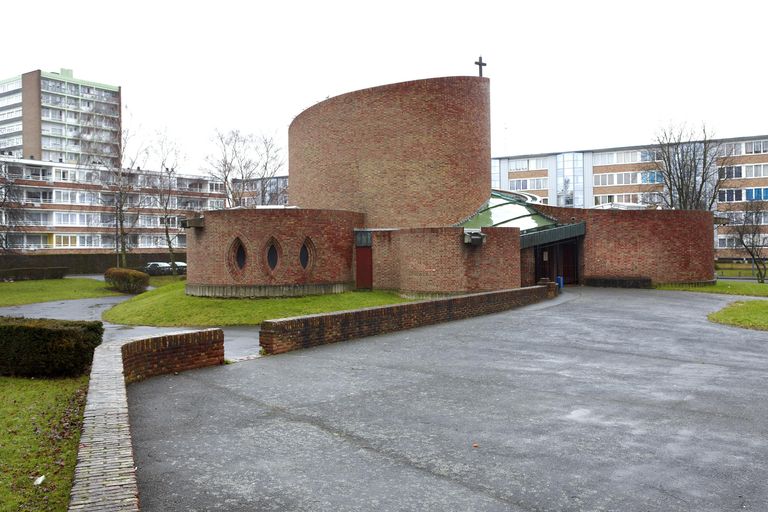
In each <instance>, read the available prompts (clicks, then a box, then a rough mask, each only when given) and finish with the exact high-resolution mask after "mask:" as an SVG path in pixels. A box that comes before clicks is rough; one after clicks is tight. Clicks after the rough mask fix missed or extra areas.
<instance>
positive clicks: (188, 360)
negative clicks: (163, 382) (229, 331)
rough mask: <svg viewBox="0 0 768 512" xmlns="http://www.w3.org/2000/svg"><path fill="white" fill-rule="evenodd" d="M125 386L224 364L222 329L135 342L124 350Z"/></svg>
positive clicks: (125, 346) (128, 344)
mask: <svg viewBox="0 0 768 512" xmlns="http://www.w3.org/2000/svg"><path fill="white" fill-rule="evenodd" d="M122 354H123V375H124V377H125V383H126V384H130V383H132V382H137V381H140V380H144V379H148V378H149V377H154V376H155V375H164V374H166V373H174V372H183V371H186V370H193V369H195V368H203V367H205V366H215V365H218V364H224V332H223V331H222V330H221V329H206V330H205V331H196V332H187V333H180V334H168V335H165V336H155V337H152V338H144V339H141V340H135V341H131V342H129V343H126V344H125V345H123V347H122Z"/></svg>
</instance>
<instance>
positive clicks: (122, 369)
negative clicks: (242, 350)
mask: <svg viewBox="0 0 768 512" xmlns="http://www.w3.org/2000/svg"><path fill="white" fill-rule="evenodd" d="M223 362H224V333H223V331H222V330H221V329H207V330H205V331H197V332H185V333H178V334H168V335H165V336H156V337H152V338H145V339H138V340H126V341H109V342H105V343H102V344H101V345H99V346H98V347H96V350H95V351H94V355H93V366H92V368H91V380H90V383H89V386H88V401H87V402H86V405H85V412H84V418H83V430H82V433H81V435H80V447H79V448H78V451H77V466H76V467H75V479H74V483H73V484H72V490H71V492H70V500H69V507H68V511H69V512H75V511H77V512H85V511H88V512H103V511H106V510H121V511H130V512H138V511H139V508H140V507H139V490H138V486H137V484H136V473H135V466H136V464H135V461H134V459H133V445H132V443H131V430H130V425H129V421H128V398H127V396H126V392H125V385H126V383H128V382H135V381H137V380H141V379H145V378H147V377H151V376H153V375H160V374H163V373H171V372H178V371H183V370H189V369H192V368H201V367H203V366H211V365H216V364H221V363H223Z"/></svg>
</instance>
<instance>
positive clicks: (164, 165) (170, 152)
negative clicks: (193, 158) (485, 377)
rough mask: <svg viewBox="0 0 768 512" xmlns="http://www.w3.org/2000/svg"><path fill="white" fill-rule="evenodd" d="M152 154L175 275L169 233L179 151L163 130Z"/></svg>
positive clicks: (173, 205)
mask: <svg viewBox="0 0 768 512" xmlns="http://www.w3.org/2000/svg"><path fill="white" fill-rule="evenodd" d="M152 152H153V154H154V156H155V160H156V165H157V166H158V169H159V173H160V174H159V176H158V179H157V183H156V184H155V186H156V187H157V203H158V207H159V208H160V210H161V213H160V222H161V223H162V225H163V231H164V234H165V243H166V246H167V247H168V259H169V262H170V264H171V270H172V273H173V275H176V257H175V254H174V252H173V244H174V238H175V237H174V236H172V235H171V227H172V226H171V224H172V219H176V204H175V202H176V197H177V195H178V194H177V192H176V191H177V190H178V188H177V186H176V167H177V166H178V164H179V163H180V160H181V151H180V149H179V146H178V145H177V144H176V142H175V141H173V140H172V139H170V138H169V137H168V134H167V133H165V132H163V133H159V134H158V136H157V141H156V142H155V144H154V148H153V151H152Z"/></svg>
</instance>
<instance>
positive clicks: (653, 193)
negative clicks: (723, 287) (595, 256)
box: [491, 135, 768, 259]
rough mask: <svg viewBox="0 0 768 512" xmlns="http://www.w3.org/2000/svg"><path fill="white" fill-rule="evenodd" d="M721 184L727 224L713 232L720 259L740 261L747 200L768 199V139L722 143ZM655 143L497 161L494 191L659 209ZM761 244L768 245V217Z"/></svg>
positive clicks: (720, 204) (577, 203) (565, 202)
mask: <svg viewBox="0 0 768 512" xmlns="http://www.w3.org/2000/svg"><path fill="white" fill-rule="evenodd" d="M717 142H718V143H719V144H720V155H721V159H720V162H719V163H720V164H721V165H720V167H719V172H720V174H721V176H723V177H724V178H725V181H724V182H723V183H722V186H721V189H720V192H719V196H718V200H717V202H716V210H717V212H718V217H720V218H722V219H723V220H722V221H723V222H724V224H720V225H718V226H716V229H715V240H713V243H714V245H715V249H716V251H715V254H716V257H718V258H724V259H741V258H744V257H745V256H746V253H745V252H744V251H743V250H741V249H739V246H738V242H737V237H736V235H735V229H734V227H733V225H734V223H735V222H737V221H738V220H739V219H740V218H741V216H742V215H743V214H744V210H745V205H746V203H747V202H749V201H762V200H766V199H768V135H762V136H752V137H736V138H729V139H720V140H718V141H717ZM658 157H659V155H658V152H657V151H656V150H655V149H654V146H653V145H643V146H626V147H618V148H605V149H588V150H581V151H570V152H563V153H541V154H530V155H515V156H508V157H496V158H493V159H492V160H491V177H492V184H493V188H494V189H499V190H511V191H515V192H520V193H524V194H530V195H532V196H535V199H538V200H539V202H541V203H543V204H551V205H554V206H572V207H577V208H620V209H641V208H649V207H654V208H655V207H657V206H658V204H659V194H660V193H661V192H662V190H663V179H662V175H661V173H659V172H658V171H657V170H656V169H657V168H658V161H657V160H658ZM759 221H760V222H761V223H762V224H764V225H765V229H764V231H765V235H764V236H763V240H762V244H763V245H764V246H768V215H763V216H761V217H760V219H759Z"/></svg>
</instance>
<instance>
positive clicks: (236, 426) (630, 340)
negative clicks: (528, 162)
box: [128, 288, 768, 512]
mask: <svg viewBox="0 0 768 512" xmlns="http://www.w3.org/2000/svg"><path fill="white" fill-rule="evenodd" d="M732 300H734V298H732V297H731V298H728V297H723V296H715V295H706V294H692V293H680V292H662V291H645V290H642V291H641V290H637V291H627V290H610V289H590V288H586V289H579V288H573V289H569V290H568V291H567V292H566V294H565V295H564V296H562V297H561V299H558V301H557V302H556V303H552V302H550V303H545V304H539V305H534V306H529V307H525V308H521V309H518V310H514V311H510V312H506V313H500V314H495V315H490V316H485V317H479V318H475V319H470V320H463V321H458V322H451V323H447V324H442V325H438V326H433V327H427V328H420V329H414V330H411V331H406V332H401V333H395V334H389V335H383V336H377V337H371V338H366V339H363V340H358V341H353V342H346V343H339V344H335V345H329V346H324V347H318V348H315V349H311V350H304V351H300V352H293V353H288V354H283V355H278V356H270V357H265V358H261V359H257V360H253V361H246V362H241V363H237V364H233V365H226V366H222V367H216V368H209V369H202V370H196V371H191V372H186V373H183V374H180V375H177V376H163V377H156V378H153V379H150V380H148V381H145V382H142V383H138V384H134V385H131V386H129V388H128V397H129V407H130V417H131V430H132V437H133V443H134V449H135V452H136V453H135V455H136V463H137V466H138V471H137V476H138V482H139V490H140V499H141V503H142V510H144V511H161V510H162V511H176V510H178V511H181V510H184V511H193V510H198V511H203V510H206V511H207V510H323V511H325V510H327V511H337V510H338V511H351V510H359V511H363V510H365V511H369V510H419V511H421V510H435V511H485V510H523V511H545V510H546V511H597V510H606V511H608V510H610V511H665V512H668V511H680V510H685V511H718V512H719V511H726V510H755V511H757V510H766V506H767V505H766V504H768V486H766V481H768V333H766V332H759V331H749V330H742V329H737V328H731V327H726V326H721V325H717V324H712V323H709V322H708V321H707V320H706V313H708V312H711V311H715V310H717V309H719V308H720V307H722V306H724V305H725V304H727V303H728V302H729V301H732Z"/></svg>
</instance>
